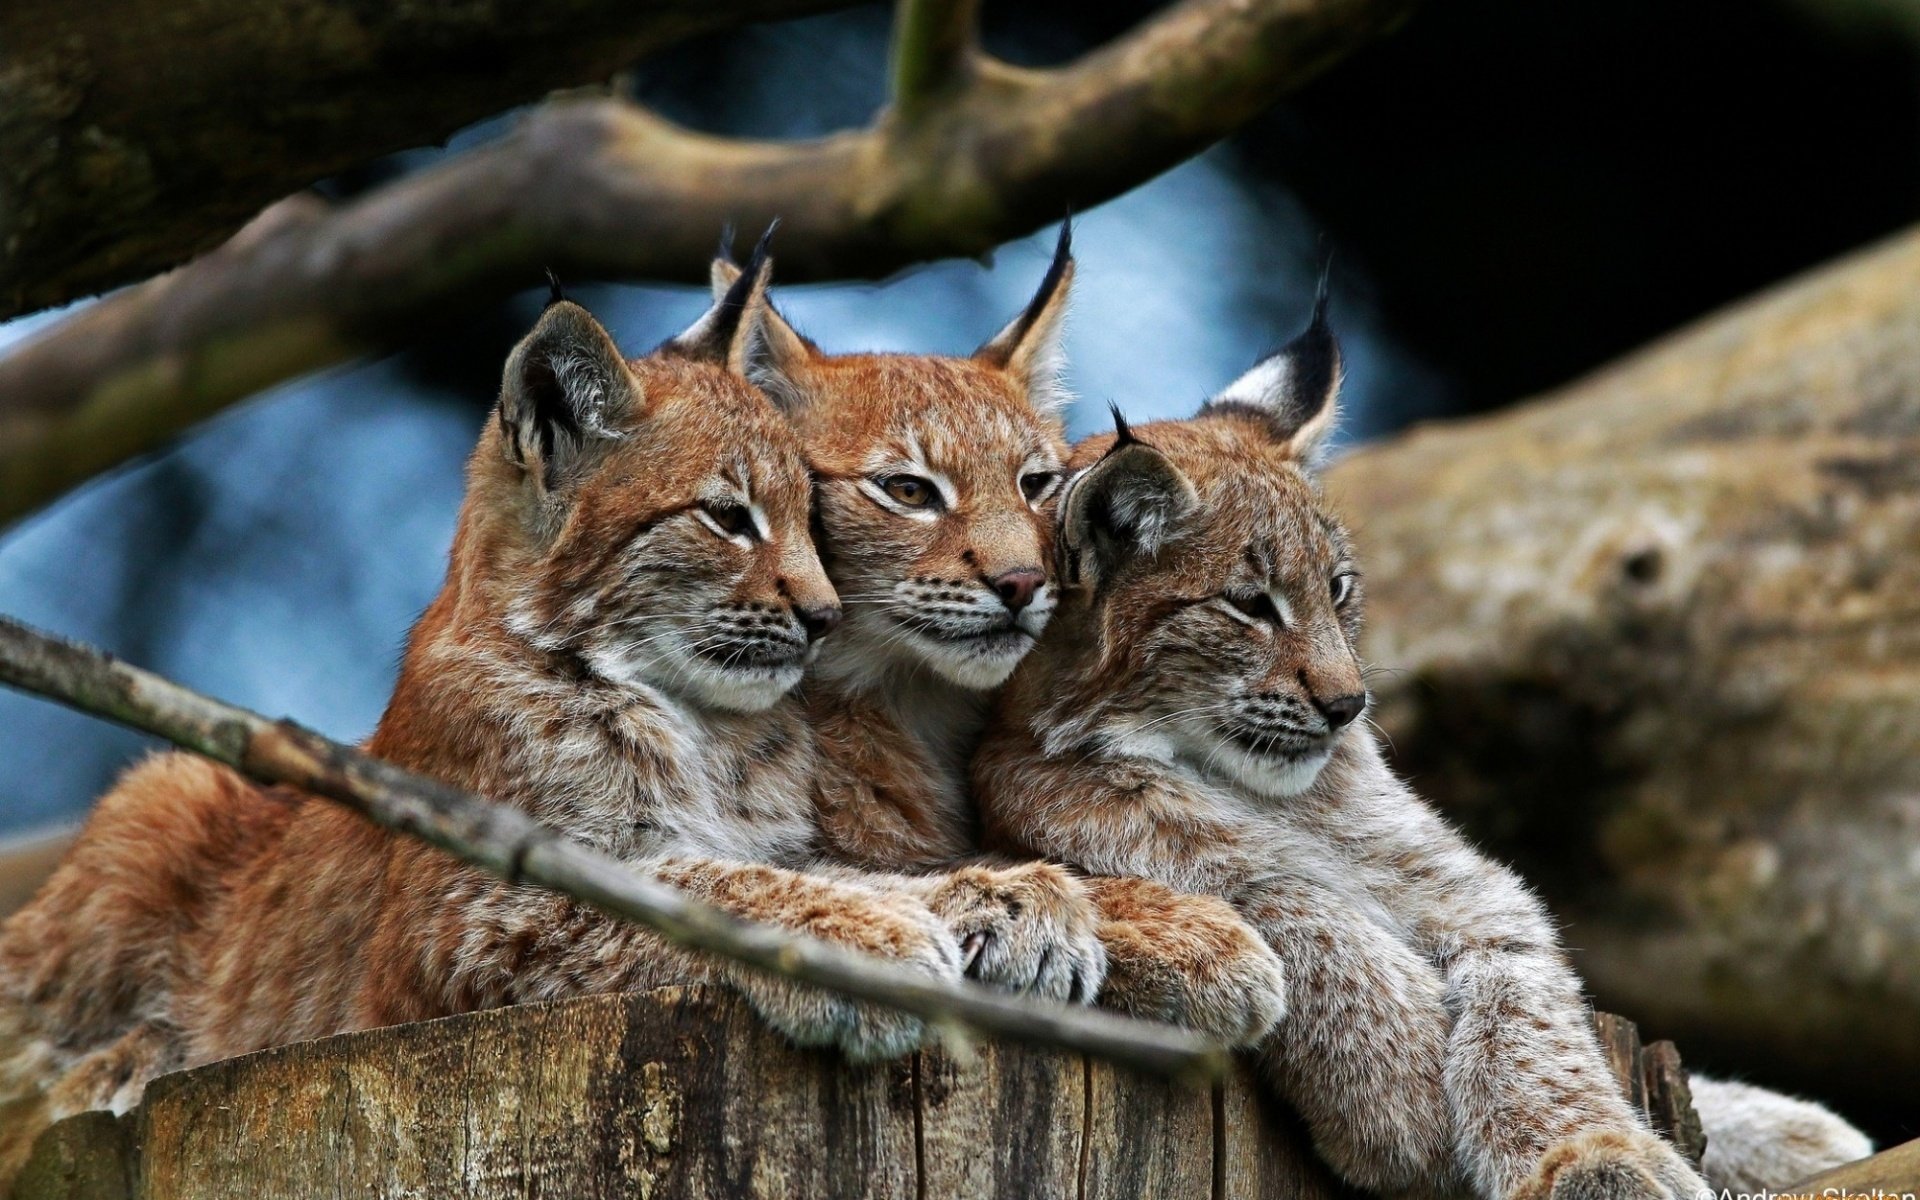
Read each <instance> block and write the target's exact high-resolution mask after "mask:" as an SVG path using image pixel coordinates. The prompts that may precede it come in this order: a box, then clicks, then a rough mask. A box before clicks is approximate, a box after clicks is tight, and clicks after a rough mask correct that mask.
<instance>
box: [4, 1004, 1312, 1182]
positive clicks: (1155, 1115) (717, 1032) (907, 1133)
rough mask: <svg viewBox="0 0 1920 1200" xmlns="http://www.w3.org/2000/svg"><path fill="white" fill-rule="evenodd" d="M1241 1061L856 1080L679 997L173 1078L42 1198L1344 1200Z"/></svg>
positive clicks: (48, 1173) (925, 1063) (933, 1068)
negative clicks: (1194, 1069) (1149, 1069)
mask: <svg viewBox="0 0 1920 1200" xmlns="http://www.w3.org/2000/svg"><path fill="white" fill-rule="evenodd" d="M1257 1091H1258V1083H1257V1081H1256V1080H1255V1078H1254V1077H1253V1074H1252V1072H1251V1071H1250V1070H1248V1069H1247V1068H1246V1067H1244V1066H1240V1067H1236V1069H1235V1071H1234V1073H1233V1075H1232V1076H1231V1078H1230V1079H1229V1080H1227V1081H1226V1082H1225V1083H1224V1084H1222V1085H1220V1087H1219V1089H1218V1091H1217V1093H1216V1092H1210V1091H1209V1090H1207V1089H1205V1088H1193V1087H1189V1086H1187V1085H1183V1084H1180V1083H1176V1082H1173V1081H1170V1080H1165V1079H1158V1078H1152V1077H1146V1076H1139V1075H1134V1074H1130V1073H1128V1072H1126V1071H1124V1070H1122V1069H1120V1068H1115V1067H1112V1066H1110V1065H1107V1064H1104V1063H1097V1062H1092V1061H1091V1060H1089V1059H1087V1058H1085V1057H1083V1056H1081V1055H1078V1054H1073V1053H1070V1052H1065V1051H1054V1050H1039V1049H1029V1048H1025V1047H1019V1046H1014V1045H1010V1044H1003V1043H980V1044H975V1045H973V1046H971V1047H969V1048H967V1049H966V1050H965V1051H964V1052H957V1051H949V1050H928V1051H925V1052H922V1053H921V1054H919V1055H916V1056H914V1057H912V1058H909V1059H905V1060H901V1061H899V1062H896V1063H885V1064H878V1065H873V1066H851V1065H848V1064H847V1063H845V1062H843V1061H842V1060H840V1059H838V1058H837V1057H835V1056H833V1055H830V1054H826V1053H823V1052H817V1051H807V1050H797V1049H794V1048H793V1047H791V1046H788V1045H786V1044H785V1043H784V1042H782V1041H781V1040H780V1039H779V1038H778V1037H777V1036H775V1035H774V1034H773V1033H771V1032H770V1031H768V1030H767V1029H766V1028H765V1027H764V1026H763V1025H762V1024H761V1023H760V1022H759V1021H758V1020H757V1019H756V1018H755V1017H754V1016H753V1014H752V1013H751V1011H750V1010H748V1009H747V1008H746V1007H745V1006H744V1005H743V1004H742V1003H741V1002H740V1001H739V1000H738V999H737V998H735V997H733V996H732V995H731V994H728V993H724V992H720V991H717V990H708V989H701V988H684V989H682V988H668V989H662V990H659V991H655V992H651V993H647V994H644V995H632V996H603V997H594V998H589V999H585V1000H576V1001H570V1002H566V1003H562V1004H552V1005H532V1006H526V1007H520V1008H510V1009H498V1010H494V1011H491V1012H482V1013H471V1014H467V1015H464V1016H458V1017H450V1018H446V1019H444V1020H439V1021H429V1022H424V1023H421V1024H417V1025H403V1026H396V1027H394V1028H390V1029H378V1030H368V1031H364V1032H359V1033H350V1034H344V1035H341V1036H339V1037H333V1038H326V1039H323V1040H320V1041H314V1042H305V1043H300V1044H297V1045H292V1046H284V1047H280V1048H278V1049H274V1050H268V1051H264V1052H261V1053H259V1054H253V1055H248V1056H245V1057H243V1058H237V1059H232V1060H229V1061H226V1062H221V1063H215V1064H212V1065H210V1066H206V1067H201V1068H198V1069H196V1070H193V1071H186V1072H181V1073H179V1074H176V1075H169V1076H165V1077H163V1078H161V1079H159V1080H157V1081H155V1082H154V1084H153V1085H152V1086H151V1087H150V1088H149V1089H148V1091H147V1097H146V1100H145V1102H144V1103H143V1104H142V1105H141V1106H140V1108H138V1109H137V1110H135V1111H134V1112H133V1113H131V1114H129V1115H128V1116H127V1117H124V1118H121V1119H119V1120H116V1119H114V1118H112V1117H110V1116H107V1115H106V1114H102V1113H89V1114H85V1115H83V1116H81V1117H77V1118H74V1119H72V1120H70V1121H66V1122H63V1123H61V1124H60V1125H57V1126H55V1127H54V1128H53V1129H52V1130H49V1131H48V1134H47V1135H46V1136H45V1137H44V1138H42V1139H41V1141H40V1143H39V1145H38V1146H36V1147H35V1151H34V1158H33V1161H32V1162H31V1163H30V1164H29V1166H28V1169H27V1172H26V1174H24V1175H23V1176H22V1180H21V1188H20V1191H19V1195H20V1196H21V1197H22V1198H23V1200H261V1198H262V1197H272V1198H273V1200H283V1198H284V1200H301V1198H305V1197H338V1196H355V1197H359V1196H368V1197H441V1196H467V1197H477V1198H482V1200H492V1198H494V1197H501V1198H504V1197H523V1198H524V1197H567V1198H580V1200H597V1198H600V1197H609V1198H610V1197H616V1196H617V1197H623V1198H624V1197H644V1198H646V1200H742V1198H745V1200H761V1198H765V1200H776V1198H777V1200H787V1198H789V1197H809V1198H818V1200H840V1198H843V1197H844V1198H853V1197H901V1198H903V1200H920V1198H921V1197H942V1198H944V1197H994V1196H1004V1197H1026V1196H1044V1197H1056V1196H1058V1197H1087V1198H1092V1197H1115V1198H1118V1200H1155V1198H1157V1197H1181V1198H1186V1197H1207V1196H1214V1197H1225V1196H1231V1197H1234V1198H1235V1200H1240V1198H1242V1197H1245V1198H1247V1200H1256V1198H1257V1200H1322V1198H1330V1197H1333V1196H1336V1195H1342V1194H1344V1193H1343V1192H1342V1191H1341V1189H1340V1188H1339V1187H1338V1185H1337V1184H1336V1183H1335V1182H1334V1181H1333V1180H1332V1179H1331V1177H1330V1176H1329V1175H1328V1173H1327V1172H1326V1170H1325V1168H1323V1167H1321V1166H1320V1165H1319V1163H1318V1162H1317V1160H1315V1159H1314V1157H1313V1154H1312V1151H1311V1149H1310V1148H1309V1147H1308V1145H1307V1142H1306V1141H1305V1139H1304V1137H1303V1136H1302V1135H1301V1134H1300V1132H1299V1131H1298V1128H1297V1126H1296V1125H1294V1124H1293V1123H1292V1122H1291V1120H1290V1118H1288V1117H1287V1116H1286V1115H1285V1114H1284V1113H1281V1112H1278V1111H1277V1110H1276V1108H1275V1106H1273V1105H1272V1104H1271V1102H1268V1101H1264V1100H1261V1099H1259V1098H1257V1096H1256V1092H1257Z"/></svg>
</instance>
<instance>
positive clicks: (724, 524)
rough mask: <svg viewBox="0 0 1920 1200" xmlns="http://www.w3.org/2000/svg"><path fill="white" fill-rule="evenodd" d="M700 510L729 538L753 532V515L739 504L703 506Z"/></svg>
mask: <svg viewBox="0 0 1920 1200" xmlns="http://www.w3.org/2000/svg"><path fill="white" fill-rule="evenodd" d="M700 509H701V511H702V512H704V513H706V514H707V520H709V521H712V522H713V524H714V526H715V527H716V528H718V529H719V530H720V532H722V533H724V534H726V535H727V536H728V537H739V536H740V535H741V534H743V533H746V534H750V533H752V532H753V514H751V513H749V512H748V511H747V510H746V509H745V508H744V507H742V506H740V505H738V504H726V503H714V504H702V505H701V506H700Z"/></svg>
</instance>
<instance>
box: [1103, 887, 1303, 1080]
mask: <svg viewBox="0 0 1920 1200" xmlns="http://www.w3.org/2000/svg"><path fill="white" fill-rule="evenodd" d="M1086 886H1087V891H1088V893H1089V894H1090V895H1091V896H1092V898H1093V902H1094V904H1095V906H1096V907H1097V908H1098V909H1099V912H1100V926H1099V934H1100V941H1101V943H1102V944H1103V945H1104V946H1105V947H1106V951H1107V980H1106V983H1105V985H1104V986H1103V987H1102V988H1101V991H1100V1004H1101V1007H1103V1008H1111V1009H1113V1010H1115V1011H1116V1012H1122V1013H1126V1014H1127V1015H1128V1016H1133V1017H1142V1018H1145V1019H1147V1020H1152V1021H1165V1022H1167V1023H1168V1024H1171V1025H1179V1026H1182V1027H1184V1028H1187V1029H1193V1030H1197V1031H1199V1032H1201V1033H1204V1034H1207V1035H1209V1036H1211V1037H1213V1038H1216V1039H1218V1040H1219V1041H1221V1042H1224V1043H1225V1044H1226V1045H1228V1046H1233V1047H1239V1046H1252V1045H1256V1044H1258V1043H1259V1042H1260V1041H1261V1040H1262V1039H1264V1038H1265V1037H1266V1036H1267V1034H1269V1033H1270V1032H1272V1030H1273V1028H1274V1026H1275V1025H1277V1024H1278V1023H1279V1022H1280V1019H1281V1018H1282V1017H1284V1016H1286V1012H1287V975H1286V970H1285V968H1284V967H1283V966H1282V964H1281V961H1280V956H1279V955H1277V954H1275V953H1274V952H1273V949H1272V948H1271V947H1269V946H1268V945H1267V943H1266V942H1265V941H1264V940H1263V939H1262V938H1261V936H1260V934H1259V932H1258V931H1257V930H1255V929H1254V928H1253V927H1252V926H1250V925H1248V924H1247V923H1246V922H1245V921H1243V920H1241V919H1240V914H1239V913H1237V912H1235V911H1234V909H1233V906H1232V905H1230V904H1228V903H1227V902H1226V901H1224V900H1222V899H1220V898H1219V897H1217V896H1195V895H1188V894H1185V893H1181V892H1176V891H1174V890H1173V889H1172V888H1170V887H1167V886H1165V885H1163V884H1159V883H1155V882H1152V881H1150V880H1145V879H1126V878H1119V877H1106V878H1095V879H1089V880H1087V881H1086Z"/></svg>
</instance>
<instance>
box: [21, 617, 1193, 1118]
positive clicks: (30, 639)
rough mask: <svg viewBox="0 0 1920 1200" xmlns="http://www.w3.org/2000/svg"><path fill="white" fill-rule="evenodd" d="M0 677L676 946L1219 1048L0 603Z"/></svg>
mask: <svg viewBox="0 0 1920 1200" xmlns="http://www.w3.org/2000/svg"><path fill="white" fill-rule="evenodd" d="M0 683H4V684H8V685H10V686H13V687H18V688H22V689H24V690H26V691H29V692H33V693H35V694H37V695H40V696H45V697H47V698H48V699H52V700H57V701H59V702H60V703H62V704H66V705H69V706H71V707H73V708H77V709H79V710H80V711H81V712H86V713H91V714H93V715H95V716H100V717H106V718H108V719H109V720H114V721H118V722H120V723H121V724H123V725H127V726H129V727H131V728H134V729H138V730H141V731H142V732H145V733H151V734H154V735H156V736H158V737H163V738H166V739H167V740H169V741H171V742H173V743H175V744H176V745H179V746H182V747H184V748H186V749H188V750H191V751H194V752H195V753H197V754H203V755H205V756H207V757H208V758H211V759H213V760H215V761H217V762H222V763H225V764H227V765H228V766H230V767H234V768H236V769H237V770H239V771H241V772H243V773H244V774H246V775H247V776H248V777H249V778H251V779H255V780H258V781H259V782H261V783H268V784H290V785H292V786H293V787H296V788H299V789H300V790H302V791H304V792H306V793H308V794H310V795H313V796H318V797H322V798H324V799H327V800H331V801H333V802H334V803H336V804H339V805H341V806H342V807H344V808H347V809H350V810H352V811H353V812H355V813H357V814H359V815H360V816H362V817H365V818H366V819H367V820H369V821H372V822H373V823H375V824H377V825H381V826H384V827H385V828H388V829H392V830H395V831H397V832H399V833H401V834H404V835H407V836H410V837H416V838H419V839H420V840H421V841H424V842H427V843H428V844H430V845H433V846H436V847H438V848H440V849H441V850H444V851H446V852H447V853H448V854H451V855H453V856H454V857H455V858H458V859H460V860H461V861H463V862H466V863H469V864H471V865H473V866H475V867H478V868H480V869H481V870H483V871H486V872H488V873H489V874H492V875H497V876H500V877H501V878H504V879H509V880H513V881H515V882H523V881H524V882H526V883H533V884H539V885H540V886H542V887H546V888H551V889H552V890H554V891H557V892H560V893H562V894H564V895H567V896H571V897H573V898H574V899H576V900H581V901H584V902H585V903H587V904H590V905H592V906H593V907H595V908H597V909H599V910H601V911H602V912H605V913H609V914H611V915H613V916H615V917H621V918H624V919H626V920H629V921H634V922H637V923H639V924H642V925H645V926H647V927H648V928H650V929H654V930H657V931H659V932H660V933H662V934H664V935H666V936H667V937H668V938H671V939H672V940H673V941H675V942H678V943H680V944H681V945H684V946H690V947H692V948H694V949H697V950H704V951H706V952H708V953H710V954H716V955H719V956H721V957H724V958H729V959H732V960H734V961H735V962H739V963H743V964H745V965H747V966H749V967H752V968H754V969H756V970H760V971H765V972H767V973H768V974H772V975H780V976H784V977H786V978H788V979H794V980H799V981H801V982H804V983H810V984H815V985H817V986H820V987H824V988H829V989H831V990H833V991H836V992H841V993H843V994H845V995H849V996H855V997H858V998H860V999H863V1000H871V1001H873V1002H875V1003H878V1004H884V1005H886V1006H888V1007H889V1008H895V1009H899V1010H901V1011H904V1012H910V1013H913V1014H914V1015H915V1016H918V1017H920V1018H922V1019H924V1020H925V1021H926V1022H928V1024H929V1026H930V1027H931V1028H933V1029H935V1030H936V1031H939V1032H942V1033H946V1034H948V1035H949V1036H953V1037H957V1038H964V1035H965V1033H966V1031H968V1030H969V1029H971V1030H977V1031H979V1032H982V1033H992V1034H997V1035H999V1036H1002V1037H1009V1038H1014V1039H1016V1040H1025V1041H1033V1042H1037V1043H1039V1044H1041V1045H1049V1046H1059V1047H1064V1048H1067V1049H1071V1050H1078V1051H1083V1052H1089V1053H1092V1054H1094V1055H1096V1056H1099V1057H1103V1058H1107V1059H1111V1060H1113V1061H1116V1062H1122V1063H1125V1064H1127V1065H1129V1066H1131V1067H1133V1068H1134V1069H1136V1070H1141V1071H1150V1072H1159V1073H1162V1074H1165V1075H1169V1076H1173V1077H1177V1078H1181V1079H1186V1080H1201V1081H1205V1080H1208V1079H1213V1078H1217V1077H1218V1076H1219V1075H1220V1074H1221V1072H1222V1071H1223V1070H1224V1068H1225V1063H1226V1055H1225V1053H1224V1052H1223V1051H1222V1050H1220V1049H1219V1047H1218V1046H1216V1045H1214V1044H1213V1043H1211V1042H1209V1041H1207V1040H1206V1039H1204V1038H1201V1037H1199V1036H1198V1035H1196V1034H1193V1033H1191V1032H1189V1031H1186V1030H1182V1029H1174V1028H1172V1027H1170V1026H1166V1025H1159V1024H1154V1023H1152V1022H1147V1021H1137V1020H1133V1019H1130V1018H1125V1017H1120V1016H1116V1015H1115V1014H1113V1013H1107V1012H1098V1011H1095V1010H1092V1009H1088V1008H1084V1007H1078V1006H1070V1005H1065V1004H1059V1003H1054V1002H1051V1001H1042V1000H1036V999H1032V998H1028V997H1024V996H1011V995H1008V994H1006V993H1004V992H996V991H990V990H988V989H986V988H983V987H979V986H976V985H974V984H971V983H948V982H946V981H943V980H938V979H935V978H933V977H932V976H929V975H926V974H923V973H922V972H919V971H915V970H911V969H909V968H907V967H905V966H903V965H902V964H900V963H897V962H889V961H885V960H882V959H878V958H873V957H869V956H867V955H863V954H855V953H851V952H849V951H847V950H846V949H844V948H842V947H839V946H834V945H831V944H829V943H827V942H823V941H821V940H819V939H818V938H812V937H806V936H803V935H800V934H795V933H792V932H789V931H787V930H784V929H778V928H774V927H772V926H768V925H756V924H752V923H750V922H746V921H741V920H738V919H736V918H735V917H733V916H731V915H729V914H727V913H725V912H723V911H721V910H720V909H717V908H714V907H712V906H710V905H707V904H703V903H700V902H699V901H696V900H690V899H688V898H687V897H686V896H684V895H682V894H680V893H679V892H677V891H675V890H674V889H673V888H671V887H668V886H667V885H666V884H663V883H661V882H660V881H659V880H657V879H655V878H653V877H652V876H650V875H648V874H647V873H646V872H644V871H642V870H639V869H637V868H636V867H635V866H634V865H633V864H630V863H626V862H622V861H621V860H619V859H616V858H614V857H613V856H612V855H609V854H606V853H604V852H602V851H599V850H596V849H594V848H593V847H591V846H589V845H587V844H585V843H583V842H579V841H576V840H574V839H573V838H570V837H568V836H566V835H565V834H563V833H561V832H559V831H558V830H555V829H552V828H549V827H548V826H545V825H541V824H539V823H538V822H536V821H535V820H534V819H533V818H532V817H529V816H528V815H527V814H526V813H524V812H522V811H520V810H519V809H517V808H514V807H512V806H510V805H506V804H496V803H494V802H492V801H489V800H484V799H482V798H480V797H478V796H475V795H473V794H472V793H470V792H464V791H461V790H460V789H458V788H454V787H449V786H448V785H446V784H443V783H439V782H437V781H435V780H432V779H428V778H426V777H425V776H422V775H416V774H414V773H412V772H410V771H406V770H402V769H401V768H399V767H396V766H394V765H392V764H391V763H387V762H384V761H382V760H380V759H377V758H373V757H371V756H369V755H367V754H363V753H361V752H360V751H359V750H356V749H354V748H353V747H351V746H345V745H342V744H341V743H339V742H335V741H332V740H331V739H328V738H325V737H322V736H320V735H319V734H317V733H314V732H313V731H312V730H310V729H304V728H302V727H300V726H298V725H296V724H294V723H293V722H291V721H269V720H267V719H266V718H265V717H262V716H260V715H258V714H256V713H251V712H248V711H246V710H245V709H241V708H235V707H233V706H232V705H230V704H223V703H221V702H220V701H218V700H215V699H213V698H212V697H209V696H203V695H201V694H199V693H198V692H194V691H190V690H188V689H187V688H183V687H181V686H180V685H179V684H176V683H173V682H170V681H169V680H166V679H162V678H161V677H160V676H158V675H154V674H152V673H151V672H148V671H142V670H140V669H139V668H138V667H132V666H128V665H127V664H125V663H122V662H118V661H116V660H114V659H113V658H112V657H111V656H109V655H106V654H103V653H101V652H100V651H98V650H94V649H92V648H90V647H86V646H81V645H78V644H75V643H72V642H66V641H62V640H60V639H58V638H53V637H49V636H47V635H46V634H43V633H39V632H37V631H35V630H32V629H29V628H28V627H26V626H25V625H22V624H20V623H19V622H17V621H14V620H11V619H9V618H6V617H0Z"/></svg>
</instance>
